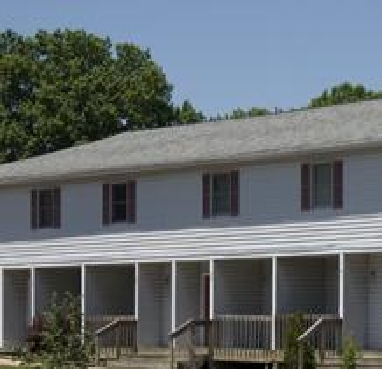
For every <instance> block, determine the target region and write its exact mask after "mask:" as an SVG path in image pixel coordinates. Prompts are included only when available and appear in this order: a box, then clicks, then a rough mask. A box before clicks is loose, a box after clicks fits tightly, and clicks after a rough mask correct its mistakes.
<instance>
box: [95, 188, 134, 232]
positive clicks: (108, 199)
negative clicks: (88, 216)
mask: <svg viewBox="0 0 382 369" xmlns="http://www.w3.org/2000/svg"><path fill="white" fill-rule="evenodd" d="M102 217H103V224H104V225H107V224H110V223H121V222H127V223H135V222H136V182H135V181H128V182H127V183H113V184H104V185H103V216H102Z"/></svg>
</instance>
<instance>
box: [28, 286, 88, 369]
mask: <svg viewBox="0 0 382 369" xmlns="http://www.w3.org/2000/svg"><path fill="white" fill-rule="evenodd" d="M42 320H43V324H42V326H41V333H40V334H39V335H40V336H41V342H40V343H39V349H38V350H35V347H33V349H32V350H30V351H29V355H27V357H26V359H27V362H33V361H35V362H37V363H42V364H43V367H45V368H47V369H54V368H87V367H88V365H89V363H90V361H91V358H92V356H93V354H94V345H93V342H92V340H91V339H90V336H88V335H87V334H85V335H84V336H82V334H81V304H80V298H79V297H75V296H73V295H71V294H70V293H66V294H65V295H64V296H63V298H61V299H58V297H57V295H56V294H54V295H53V298H52V301H51V303H50V305H49V307H48V309H47V311H46V312H45V313H44V314H43V317H42ZM39 340H40V339H39Z"/></svg>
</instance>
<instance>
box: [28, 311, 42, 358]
mask: <svg viewBox="0 0 382 369" xmlns="http://www.w3.org/2000/svg"><path fill="white" fill-rule="evenodd" d="M43 330H44V319H43V317H42V316H41V315H38V316H35V317H33V320H32V323H31V324H30V325H29V326H28V329H27V338H26V343H27V350H28V352H30V353H32V354H40V353H41V352H42V351H43V349H44V347H43V342H42V341H43Z"/></svg>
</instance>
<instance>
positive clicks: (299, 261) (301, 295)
mask: <svg viewBox="0 0 382 369" xmlns="http://www.w3.org/2000/svg"><path fill="white" fill-rule="evenodd" d="M336 261H337V256H331V257H328V258H322V257H318V256H317V257H299V258H293V257H288V258H279V259H278V267H277V274H278V276H277V294H278V301H277V312H278V313H280V314H288V313H295V312H303V313H311V314H336V313H337V306H338V281H337V278H336V277H335V276H336V275H337V270H338V266H337V262H336Z"/></svg>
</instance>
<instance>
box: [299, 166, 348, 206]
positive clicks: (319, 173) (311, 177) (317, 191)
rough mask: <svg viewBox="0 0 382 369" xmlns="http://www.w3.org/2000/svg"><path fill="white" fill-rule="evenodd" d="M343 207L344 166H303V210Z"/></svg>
mask: <svg viewBox="0 0 382 369" xmlns="http://www.w3.org/2000/svg"><path fill="white" fill-rule="evenodd" d="M329 207H332V208H334V209H342V207H343V164H342V161H340V160H337V161H335V162H334V163H317V164H302V165H301V210H302V211H308V210H310V209H319V208H329Z"/></svg>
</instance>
